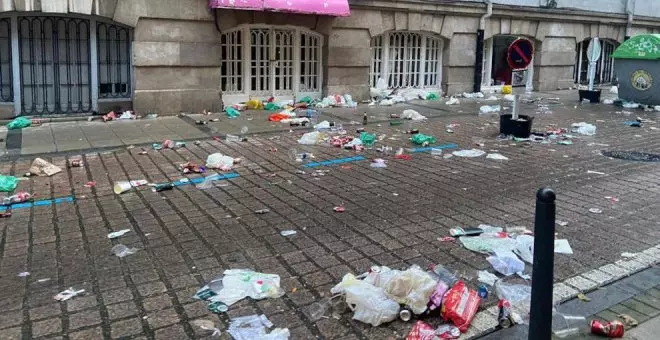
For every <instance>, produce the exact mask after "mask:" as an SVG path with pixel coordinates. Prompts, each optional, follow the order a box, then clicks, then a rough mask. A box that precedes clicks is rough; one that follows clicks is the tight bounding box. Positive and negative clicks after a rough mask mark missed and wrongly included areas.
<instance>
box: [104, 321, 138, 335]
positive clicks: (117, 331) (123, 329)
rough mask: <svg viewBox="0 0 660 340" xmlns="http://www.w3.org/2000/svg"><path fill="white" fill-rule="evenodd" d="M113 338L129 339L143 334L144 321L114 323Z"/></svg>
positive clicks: (112, 326) (112, 328) (112, 325)
mask: <svg viewBox="0 0 660 340" xmlns="http://www.w3.org/2000/svg"><path fill="white" fill-rule="evenodd" d="M110 327H111V336H112V338H113V339H119V338H123V337H128V336H131V335H135V334H140V333H142V329H143V328H142V321H141V319H140V318H131V319H128V320H122V321H117V322H113V323H112V324H111V326H110Z"/></svg>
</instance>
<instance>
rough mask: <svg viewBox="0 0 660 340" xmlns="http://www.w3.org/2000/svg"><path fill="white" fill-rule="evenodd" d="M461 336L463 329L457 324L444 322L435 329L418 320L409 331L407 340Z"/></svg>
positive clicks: (434, 339)
mask: <svg viewBox="0 0 660 340" xmlns="http://www.w3.org/2000/svg"><path fill="white" fill-rule="evenodd" d="M460 336H461V331H460V330H459V329H458V327H456V326H453V325H450V324H444V325H440V326H439V327H438V328H437V329H433V327H431V326H430V325H429V324H427V323H426V322H424V321H422V320H418V321H417V322H416V323H415V325H414V326H413V328H412V329H411V330H410V333H408V336H407V337H406V340H440V339H458V338H459V337H460Z"/></svg>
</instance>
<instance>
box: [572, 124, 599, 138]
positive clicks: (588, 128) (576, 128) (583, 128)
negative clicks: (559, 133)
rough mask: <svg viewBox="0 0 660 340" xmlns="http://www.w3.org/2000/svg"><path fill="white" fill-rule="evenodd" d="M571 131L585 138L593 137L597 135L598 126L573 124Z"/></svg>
mask: <svg viewBox="0 0 660 340" xmlns="http://www.w3.org/2000/svg"><path fill="white" fill-rule="evenodd" d="M571 130H572V131H573V132H574V133H578V134H581V135H585V136H593V135H595V134H596V125H593V124H589V123H585V122H580V123H574V124H571Z"/></svg>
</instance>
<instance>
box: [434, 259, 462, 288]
mask: <svg viewBox="0 0 660 340" xmlns="http://www.w3.org/2000/svg"><path fill="white" fill-rule="evenodd" d="M430 269H431V271H430V273H431V275H432V276H434V277H436V278H437V279H438V280H442V281H443V282H445V283H446V284H447V285H448V286H449V287H451V286H453V285H454V284H455V283H456V282H457V281H458V278H457V277H456V275H454V274H453V273H452V272H450V271H449V270H447V269H446V268H445V267H443V266H442V265H441V264H435V265H432V266H431V268H430Z"/></svg>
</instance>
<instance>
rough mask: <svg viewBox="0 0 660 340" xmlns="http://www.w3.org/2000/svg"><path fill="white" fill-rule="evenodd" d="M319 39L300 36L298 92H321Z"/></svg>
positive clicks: (304, 35)
mask: <svg viewBox="0 0 660 340" xmlns="http://www.w3.org/2000/svg"><path fill="white" fill-rule="evenodd" d="M320 78H321V39H320V38H319V37H318V36H315V35H311V34H305V33H301V34H300V91H301V92H319V91H320V90H321V84H320V82H321V81H320Z"/></svg>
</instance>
